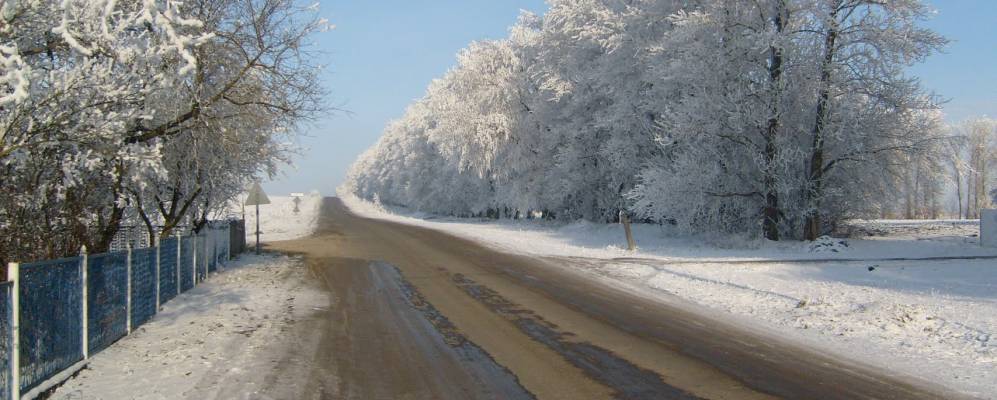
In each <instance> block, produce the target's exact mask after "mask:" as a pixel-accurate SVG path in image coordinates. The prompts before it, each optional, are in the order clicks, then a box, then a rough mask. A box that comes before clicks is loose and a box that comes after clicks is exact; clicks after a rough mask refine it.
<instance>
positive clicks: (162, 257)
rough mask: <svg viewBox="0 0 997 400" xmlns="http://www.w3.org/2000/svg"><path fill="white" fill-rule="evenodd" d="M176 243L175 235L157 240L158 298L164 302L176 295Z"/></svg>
mask: <svg viewBox="0 0 997 400" xmlns="http://www.w3.org/2000/svg"><path fill="white" fill-rule="evenodd" d="M177 243H179V240H178V239H177V238H175V237H171V238H169V239H163V240H161V241H160V242H159V249H160V250H159V299H160V303H161V304H165V303H166V302H167V301H170V300H171V299H173V298H174V297H177V261H178V260H177Z"/></svg>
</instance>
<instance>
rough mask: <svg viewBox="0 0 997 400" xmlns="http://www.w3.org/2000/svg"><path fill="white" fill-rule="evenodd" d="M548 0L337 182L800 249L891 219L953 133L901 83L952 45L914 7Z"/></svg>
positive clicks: (849, 2) (436, 88) (800, 1)
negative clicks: (914, 164)
mask: <svg viewBox="0 0 997 400" xmlns="http://www.w3.org/2000/svg"><path fill="white" fill-rule="evenodd" d="M549 3H550V10H549V11H548V12H547V13H546V14H545V15H544V16H543V17H539V16H536V15H532V14H529V13H524V14H523V15H522V16H521V17H520V20H519V22H518V23H517V24H516V25H515V26H513V27H512V28H511V29H510V31H509V36H508V38H506V39H503V40H495V41H483V42H476V43H472V44H471V45H470V46H469V47H468V48H466V49H465V50H463V51H461V52H460V54H459V55H458V64H457V65H456V66H455V67H454V68H453V69H451V70H450V71H449V72H448V73H447V74H446V75H445V76H443V77H442V78H439V79H437V80H436V81H434V82H433V83H432V84H431V85H430V86H429V88H428V91H427V93H426V95H425V96H424V97H423V98H421V99H419V100H418V101H416V102H415V103H414V104H412V105H411V106H410V107H409V109H408V110H407V111H406V113H405V114H404V116H403V117H401V118H400V119H398V120H396V121H394V122H392V123H391V124H390V125H389V126H388V127H387V128H386V130H385V132H384V135H383V137H382V139H381V140H380V141H379V142H378V143H377V144H375V145H374V146H373V147H372V148H371V149H369V150H368V151H367V152H366V153H365V154H363V155H362V156H361V157H360V158H359V159H358V160H357V161H356V163H355V164H354V166H353V167H352V169H351V171H350V173H349V177H348V180H347V183H346V186H345V188H346V189H347V190H349V191H352V192H354V193H356V194H357V195H359V196H360V197H363V198H367V199H374V198H378V199H379V201H381V202H383V203H385V204H389V205H402V206H408V207H412V208H416V209H420V210H424V211H429V212H434V213H441V214H451V215H459V216H460V215H463V216H469V215H489V216H507V217H519V216H532V215H536V213H538V212H542V213H543V214H544V215H545V216H546V217H548V218H558V219H567V220H573V219H587V220H593V221H614V220H615V219H616V218H618V215H619V211H621V210H625V211H628V212H630V213H632V214H634V215H635V216H637V217H638V218H640V219H643V220H645V221H650V222H660V223H670V224H676V225H678V226H679V227H681V228H683V229H686V230H688V231H690V232H711V231H712V232H739V233H747V234H753V235H759V236H764V237H766V238H768V239H772V240H778V239H781V238H801V239H814V238H816V237H817V236H819V235H822V234H825V233H827V232H828V231H830V230H831V229H832V228H833V226H834V224H835V223H836V222H837V221H840V220H842V219H843V218H850V217H866V216H878V215H885V214H889V213H892V212H893V210H895V209H896V208H897V198H896V193H903V192H904V188H905V186H904V184H905V178H906V177H907V175H909V169H910V166H911V160H921V159H925V160H940V159H941V158H938V154H940V153H939V152H940V151H942V149H944V147H945V146H944V145H946V144H947V143H948V142H949V141H950V140H951V136H952V135H951V134H950V132H949V131H948V130H947V129H946V128H945V126H944V125H943V123H942V114H941V112H940V110H939V105H938V101H937V100H936V98H935V96H933V95H931V93H929V92H926V91H925V90H924V89H922V88H921V86H920V85H919V82H918V80H917V79H916V78H915V77H911V76H908V75H907V74H906V69H907V67H908V66H910V65H912V64H914V63H917V62H919V61H921V60H923V59H925V57H927V56H929V55H931V54H932V53H934V52H936V51H938V50H939V49H940V48H942V47H943V46H944V45H945V44H946V39H944V38H943V37H941V36H939V35H938V34H936V33H935V32H933V31H931V30H929V29H926V28H924V27H922V25H920V23H921V22H922V21H923V20H924V19H925V18H926V17H927V16H929V15H930V13H931V11H932V10H930V9H929V8H928V7H927V6H926V5H925V4H924V3H923V2H921V1H918V0H904V1H870V0H759V1H751V2H748V1H722V0H701V1H675V0H632V1H619V0H553V1H550V2H549ZM963 185H965V184H963ZM978 187H981V188H982V186H978ZM974 193H976V192H974ZM974 196H977V197H974V199H975V198H982V197H979V196H978V195H974Z"/></svg>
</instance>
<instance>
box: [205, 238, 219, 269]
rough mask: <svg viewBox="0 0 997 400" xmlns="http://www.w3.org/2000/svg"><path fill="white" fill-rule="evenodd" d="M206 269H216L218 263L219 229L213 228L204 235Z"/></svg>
mask: <svg viewBox="0 0 997 400" xmlns="http://www.w3.org/2000/svg"><path fill="white" fill-rule="evenodd" d="M204 237H205V246H204V261H205V264H204V271H206V272H211V271H214V270H215V269H216V268H215V264H217V263H218V230H217V229H211V230H209V231H208V232H207V233H205V235H204Z"/></svg>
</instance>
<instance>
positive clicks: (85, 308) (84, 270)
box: [80, 246, 90, 360]
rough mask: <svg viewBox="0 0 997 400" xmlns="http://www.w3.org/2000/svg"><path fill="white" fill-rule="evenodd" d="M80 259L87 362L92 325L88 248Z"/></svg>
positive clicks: (83, 249) (85, 357)
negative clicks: (88, 291)
mask: <svg viewBox="0 0 997 400" xmlns="http://www.w3.org/2000/svg"><path fill="white" fill-rule="evenodd" d="M80 257H82V258H83V260H82V261H80V276H81V277H82V279H83V281H82V284H81V285H80V286H81V287H82V288H83V307H82V309H83V329H82V330H83V332H82V333H83V359H84V360H86V359H88V358H90V331H89V327H88V324H89V323H90V317H89V316H88V315H87V312H88V311H89V305H88V304H87V286H88V285H87V267H88V264H87V262H88V260H87V246H83V248H81V249H80Z"/></svg>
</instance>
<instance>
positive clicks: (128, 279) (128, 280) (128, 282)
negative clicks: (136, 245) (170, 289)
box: [125, 243, 132, 335]
mask: <svg viewBox="0 0 997 400" xmlns="http://www.w3.org/2000/svg"><path fill="white" fill-rule="evenodd" d="M125 251H126V252H127V253H126V254H127V256H126V259H127V262H126V268H125V271H126V273H125V288H126V289H125V314H126V320H127V321H128V322H127V323H126V329H127V330H126V332H128V334H129V335H131V334H132V244H131V243H128V244H127V247H126V248H125Z"/></svg>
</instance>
